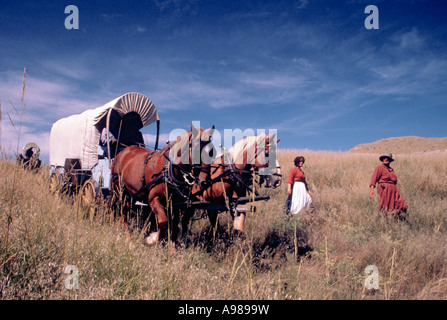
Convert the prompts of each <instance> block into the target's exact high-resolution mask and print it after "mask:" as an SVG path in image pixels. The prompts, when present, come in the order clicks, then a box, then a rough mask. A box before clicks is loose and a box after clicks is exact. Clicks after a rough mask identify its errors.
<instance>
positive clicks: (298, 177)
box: [287, 156, 312, 214]
mask: <svg viewBox="0 0 447 320" xmlns="http://www.w3.org/2000/svg"><path fill="white" fill-rule="evenodd" d="M304 162H305V159H304V157H301V156H300V157H296V158H295V160H294V164H295V166H294V167H293V168H292V169H290V171H289V176H288V178H287V193H288V194H291V195H292V204H291V206H290V213H292V214H297V213H298V212H300V211H301V210H302V209H305V208H307V207H308V206H309V205H310V204H311V203H312V198H311V196H312V192H311V191H310V190H309V188H308V186H307V183H306V175H305V174H304V172H303V171H302V170H301V167H302V166H303V165H304Z"/></svg>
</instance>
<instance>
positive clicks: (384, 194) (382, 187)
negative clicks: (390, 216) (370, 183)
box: [377, 183, 408, 214]
mask: <svg viewBox="0 0 447 320" xmlns="http://www.w3.org/2000/svg"><path fill="white" fill-rule="evenodd" d="M377 192H378V193H379V198H380V203H379V211H387V212H389V213H395V214H399V213H401V212H406V211H407V207H408V206H407V203H406V201H405V199H404V198H402V196H401V195H400V193H399V188H397V185H395V184H391V183H380V184H379V185H378V187H377Z"/></svg>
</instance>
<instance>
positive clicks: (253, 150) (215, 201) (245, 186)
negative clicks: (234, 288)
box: [184, 134, 282, 232]
mask: <svg viewBox="0 0 447 320" xmlns="http://www.w3.org/2000/svg"><path fill="white" fill-rule="evenodd" d="M275 135H276V134H272V135H264V134H262V135H259V136H252V137H247V138H245V139H242V140H240V141H238V142H237V143H236V144H235V145H234V146H233V147H232V148H231V149H230V150H229V151H228V152H226V154H225V153H224V154H222V155H219V156H217V157H216V159H217V160H216V161H215V163H213V164H211V181H212V183H211V185H210V187H208V188H207V189H206V190H205V191H204V193H203V200H205V201H209V202H210V203H211V205H212V206H225V207H226V206H227V205H228V201H231V200H232V199H236V198H240V197H245V196H247V192H252V191H254V190H251V187H252V185H253V172H255V174H256V175H259V177H260V178H261V181H260V182H261V183H263V184H264V185H265V187H268V188H277V187H279V186H280V185H281V181H282V175H281V169H280V167H279V162H278V160H277V159H276V143H277V142H278V141H279V140H276V141H274V140H273V139H274V136H275ZM272 147H274V148H272ZM271 152H274V154H273V156H274V157H270V156H271V155H272V154H271ZM271 160H273V161H275V162H274V163H275V165H271V164H270V163H269V161H271ZM267 169H269V170H267ZM263 170H265V171H263ZM230 212H231V211H230ZM207 213H208V218H209V220H210V223H211V227H212V228H214V227H215V226H216V222H217V215H218V213H219V210H215V209H211V210H207ZM233 218H234V221H233V227H234V230H235V231H239V232H243V231H244V222H245V214H243V213H241V214H240V215H238V214H237V213H236V215H234V216H233ZM184 225H185V224H184Z"/></svg>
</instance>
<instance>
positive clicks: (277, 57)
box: [0, 0, 447, 155]
mask: <svg viewBox="0 0 447 320" xmlns="http://www.w3.org/2000/svg"><path fill="white" fill-rule="evenodd" d="M68 5H76V6H77V7H78V9H79V29H78V30H67V29H66V28H65V26H64V22H65V19H66V17H67V16H68V14H65V13H64V10H65V7H66V6H68ZM367 5H376V6H377V8H378V10H379V29H377V30H374V29H372V30H367V29H366V28H365V26H364V21H365V19H366V18H367V16H368V14H365V13H364V10H365V7H366V6H367ZM446 16H447V3H446V2H445V1H441V0H436V1H425V0H414V1H409V0H406V1H391V0H388V1H373V0H368V1H360V0H349V1H322V0H284V1H281V0H279V1H261V0H258V1H244V0H239V1H229V0H227V1H216V0H147V1H142V0H140V1H136V0H131V1H116V0H108V1H94V0H90V1H86V0H70V1H63V0H45V1H26V0H20V1H17V0H15V1H12V0H2V1H1V2H0V101H1V106H2V121H1V139H2V140H1V142H2V146H3V149H4V150H6V151H9V152H14V151H15V150H16V148H17V146H19V150H20V149H21V147H22V146H23V145H24V144H26V143H27V142H30V141H34V142H36V143H37V144H38V145H39V146H40V147H41V149H42V152H43V154H44V155H45V154H46V153H48V150H49V132H50V129H51V125H52V123H53V122H55V121H56V120H58V119H60V118H62V117H66V116H69V115H72V114H76V113H81V112H82V111H84V110H86V109H89V108H95V107H99V106H102V105H103V104H105V103H107V102H108V101H110V100H112V99H114V98H116V97H118V96H120V95H121V94H124V93H126V92H135V91H136V92H140V93H143V94H145V95H147V96H148V97H149V98H150V99H151V100H152V101H153V102H154V103H155V105H156V106H157V108H158V110H159V113H160V118H161V131H162V134H163V136H162V141H163V142H164V140H165V139H166V138H167V137H168V136H169V133H170V132H171V131H172V130H174V129H177V128H184V129H187V128H188V126H190V125H191V123H192V121H200V123H201V125H202V127H210V126H211V125H213V124H214V125H215V126H216V129H217V130H220V131H222V132H223V130H224V129H241V130H245V129H247V128H251V129H254V130H256V129H266V130H268V129H277V131H278V138H281V142H280V144H279V145H278V147H279V148H296V149H305V148H307V149H312V150H335V151H339V150H340V151H346V150H349V149H350V148H352V147H354V146H355V145H357V144H360V143H367V142H373V141H376V140H379V139H383V138H387V137H397V136H409V135H412V136H423V137H445V136H447V129H446V119H447V50H446V49H447V19H446ZM24 67H26V70H27V71H26V73H27V74H26V96H25V99H26V109H25V113H24V116H23V122H22V126H21V140H20V141H19V142H17V135H18V126H19V123H20V117H19V115H18V114H17V113H16V111H15V110H14V108H13V106H12V104H13V105H14V106H15V107H16V108H20V99H19V97H20V90H21V86H22V76H23V68H24ZM9 118H11V120H12V122H13V123H14V124H15V126H16V127H15V128H14V126H13V125H12V124H11V121H10V119H9ZM145 133H147V134H151V133H155V128H147V129H145ZM147 137H148V136H147ZM162 145H163V143H162Z"/></svg>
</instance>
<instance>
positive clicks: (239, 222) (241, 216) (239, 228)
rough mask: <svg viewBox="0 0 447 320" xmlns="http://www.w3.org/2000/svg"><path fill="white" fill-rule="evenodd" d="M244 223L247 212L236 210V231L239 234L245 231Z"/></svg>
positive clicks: (234, 222)
mask: <svg viewBox="0 0 447 320" xmlns="http://www.w3.org/2000/svg"><path fill="white" fill-rule="evenodd" d="M244 224H245V213H244V212H236V213H235V214H234V219H233V228H234V231H235V232H236V233H237V234H239V233H242V232H244Z"/></svg>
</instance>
